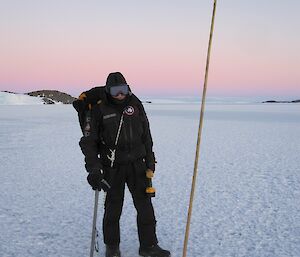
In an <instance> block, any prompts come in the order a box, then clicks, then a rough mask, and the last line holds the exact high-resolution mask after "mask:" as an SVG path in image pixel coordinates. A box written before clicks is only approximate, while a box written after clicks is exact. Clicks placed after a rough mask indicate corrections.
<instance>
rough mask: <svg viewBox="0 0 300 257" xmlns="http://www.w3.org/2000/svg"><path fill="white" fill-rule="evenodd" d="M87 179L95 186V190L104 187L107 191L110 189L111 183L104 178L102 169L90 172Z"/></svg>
mask: <svg viewBox="0 0 300 257" xmlns="http://www.w3.org/2000/svg"><path fill="white" fill-rule="evenodd" d="M87 181H88V182H89V184H90V185H91V187H92V188H93V190H96V189H97V190H99V191H100V190H101V189H103V190H104V191H105V192H106V191H108V190H109V189H110V185H109V183H108V182H107V181H106V180H105V179H104V171H103V170H102V169H100V170H98V171H93V172H90V173H89V175H88V176H87Z"/></svg>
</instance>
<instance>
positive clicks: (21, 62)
mask: <svg viewBox="0 0 300 257" xmlns="http://www.w3.org/2000/svg"><path fill="white" fill-rule="evenodd" d="M4 2H5V4H4V7H3V8H1V10H0V17H1V18H0V19H1V23H0V24H1V27H0V33H1V42H0V56H1V61H0V90H11V91H17V92H28V91H32V90H37V89H57V90H62V91H65V92H68V93H70V94H72V95H75V96H76V95H77V94H79V93H80V92H81V91H83V90H86V89H88V88H90V87H93V86H95V85H103V84H104V83H105V80H106V77H107V75H108V73H109V72H112V71H121V72H122V73H123V74H124V75H125V77H126V78H127V81H128V83H129V84H130V85H131V87H132V89H133V90H134V91H135V92H136V93H138V94H143V95H185V96H187V95H197V94H198V95H199V94H200V93H201V91H202V86H203V79H204V69H205V59H206V50H207V41H208V32H209V23H210V18H211V17H210V16H211V9H212V1H191V3H190V5H188V6H187V5H186V4H187V3H186V2H183V1H181V2H180V1H175V2H174V4H173V5H170V4H167V3H164V2H161V3H160V4H156V5H151V4H150V3H147V4H145V3H144V4H141V3H140V2H138V1H133V0H132V1H130V2H132V4H134V5H132V6H134V8H131V7H130V6H128V5H127V6H125V5H123V4H122V3H121V2H119V5H117V6H116V5H114V4H112V3H111V4H109V3H106V4H103V5H102V6H100V4H99V2H97V1H91V3H89V5H87V4H84V3H82V2H80V1H74V3H73V5H72V6H69V4H68V3H70V2H67V1H56V0H55V1H52V2H50V1H49V2H48V3H47V4H45V3H46V2H44V3H37V2H36V1H28V2H27V1H26V3H25V1H24V3H20V2H18V3H17V1H4ZM253 2H256V1H253ZM287 2H289V4H288V3H287ZM293 5H294V6H293ZM296 7H300V4H299V3H297V2H296V1H292V0H290V1H286V2H284V3H283V1H281V3H280V1H275V2H274V5H273V9H272V10H270V11H269V12H267V13H266V8H267V4H261V5H260V8H258V7H257V6H256V5H255V3H236V1H233V0H230V1H226V3H225V2H222V1H220V2H219V4H218V9H217V17H216V24H215V35H214V41H213V48H212V58H211V67H210V74H209V89H208V94H209V95H211V96H261V95H262V96H269V97H272V96H274V97H278V96H282V97H286V96H288V97H296V98H297V97H298V98H299V97H300V86H299V84H300V83H299V82H300V73H299V67H300V61H299V60H300V53H299V52H300V51H299V45H300V36H299V33H298V34H296V33H295V29H296V27H297V28H299V27H300V24H299V23H300V22H299V19H296V18H294V17H296V15H297V14H296V11H295V10H296V9H297V8H296ZM298 9H299V8H298ZM124 12H125V13H124ZM293 13H294V14H295V15H293Z"/></svg>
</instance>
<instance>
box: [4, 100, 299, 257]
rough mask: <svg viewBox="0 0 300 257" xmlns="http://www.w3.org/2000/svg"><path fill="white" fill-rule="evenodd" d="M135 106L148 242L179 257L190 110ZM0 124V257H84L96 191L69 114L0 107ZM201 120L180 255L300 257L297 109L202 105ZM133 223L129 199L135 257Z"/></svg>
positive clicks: (124, 236) (126, 231)
mask: <svg viewBox="0 0 300 257" xmlns="http://www.w3.org/2000/svg"><path fill="white" fill-rule="evenodd" d="M145 108H146V111H147V113H148V116H149V120H150V123H151V130H152V135H153V139H154V150H155V152H156V157H157V159H158V164H157V170H156V173H155V178H154V181H153V183H154V186H155V187H156V190H157V193H156V197H155V198H154V199H153V203H154V207H155V211H156V217H157V221H158V223H157V232H158V238H159V241H160V245H161V246H162V247H165V248H167V249H170V250H171V252H172V256H173V257H179V256H182V248H183V238H184V230H185V222H186V215H187V207H188V202H189V193H190V185H191V179H192V173H193V164H194V156H195V145H196V135H197V129H198V120H199V109H200V107H199V104H179V103H177V104H175V103H172V101H169V102H168V104H163V103H162V102H161V101H157V103H155V101H153V104H145ZM0 120H1V123H0V143H1V144H0V153H1V155H0V160H1V166H0V181H1V186H0V195H1V200H0V256H1V257H40V256H41V257H83V256H88V254H89V246H90V234H91V223H92V213H93V210H92V208H93V198H94V193H93V191H92V190H91V189H90V187H89V185H88V184H87V182H86V172H85V170H84V164H83V156H82V154H81V152H80V149H79V146H78V140H79V138H80V137H81V131H80V129H79V125H78V122H77V116H76V113H75V110H73V108H72V106H65V105H35V106H31V105H24V106H15V105H14V106H5V105H2V106H0ZM204 122H205V123H204V128H203V135H202V145H201V159H200V163H199V174H198V178H197V190H196V197H195V202H194V209H193V216H192V225H191V231H190V240H189V244H188V256H191V257H198V256H199V257H211V256H215V257H227V256H234V257H240V256H247V257H262V256H268V257H292V256H293V257H298V256H300V164H299V152H300V136H299V133H300V105H297V104H294V105H293V104H243V105H238V104H235V105H230V104H224V105H220V104H218V105H214V104H208V105H207V106H206V113H205V118H204ZM100 209H101V208H100ZM100 215H101V211H100ZM135 223H136V218H135V210H134V207H133V204H132V201H131V198H130V194H129V193H128V191H127V192H126V199H125V203H124V209H123V214H122V218H121V240H122V243H121V250H122V254H123V255H122V256H123V257H137V256H138V253H137V251H138V240H137V239H138V238H137V229H136V225H135ZM98 224H99V225H98V227H99V230H100V231H101V225H100V224H101V219H100V218H99V219H98ZM100 234H101V233H100ZM101 238H102V236H101V235H100V239H99V241H100V254H99V255H98V256H104V255H103V244H102V242H101Z"/></svg>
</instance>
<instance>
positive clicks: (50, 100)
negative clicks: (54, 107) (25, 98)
mask: <svg viewBox="0 0 300 257" xmlns="http://www.w3.org/2000/svg"><path fill="white" fill-rule="evenodd" d="M26 94H27V95H30V96H36V97H42V98H43V101H44V102H45V104H55V103H63V104H71V103H73V101H74V100H75V99H76V98H75V97H73V96H71V95H69V94H66V93H63V92H60V91H57V90H39V91H33V92H29V93H26Z"/></svg>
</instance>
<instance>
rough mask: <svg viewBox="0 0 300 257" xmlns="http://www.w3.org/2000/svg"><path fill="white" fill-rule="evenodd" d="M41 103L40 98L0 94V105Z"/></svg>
mask: <svg viewBox="0 0 300 257" xmlns="http://www.w3.org/2000/svg"><path fill="white" fill-rule="evenodd" d="M43 103H44V102H43V99H42V98H40V97H34V96H29V95H24V94H12V93H7V92H0V105H33V104H43Z"/></svg>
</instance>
